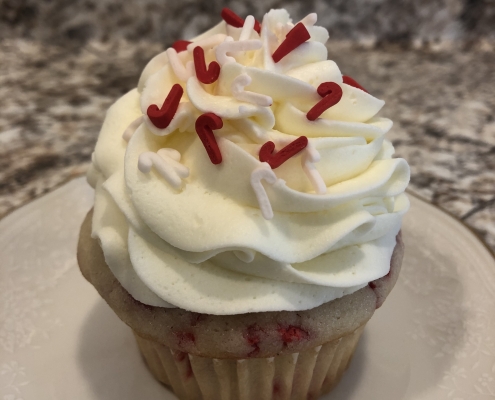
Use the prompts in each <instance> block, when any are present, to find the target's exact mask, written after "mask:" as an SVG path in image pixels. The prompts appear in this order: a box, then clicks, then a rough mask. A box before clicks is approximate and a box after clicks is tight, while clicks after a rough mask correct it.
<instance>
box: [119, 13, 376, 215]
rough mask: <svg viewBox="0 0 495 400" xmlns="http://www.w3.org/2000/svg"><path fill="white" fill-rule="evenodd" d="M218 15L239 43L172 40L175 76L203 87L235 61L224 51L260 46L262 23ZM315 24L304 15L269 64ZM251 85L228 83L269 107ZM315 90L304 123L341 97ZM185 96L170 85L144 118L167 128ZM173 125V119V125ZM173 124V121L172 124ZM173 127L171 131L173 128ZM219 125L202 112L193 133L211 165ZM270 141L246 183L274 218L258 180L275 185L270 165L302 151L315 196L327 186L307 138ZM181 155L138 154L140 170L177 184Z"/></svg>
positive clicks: (239, 95)
mask: <svg viewBox="0 0 495 400" xmlns="http://www.w3.org/2000/svg"><path fill="white" fill-rule="evenodd" d="M221 16H222V18H223V20H224V21H225V23H226V24H228V25H231V26H233V27H236V28H242V31H241V33H240V39H239V41H234V40H233V39H232V38H231V37H227V36H226V35H224V34H216V35H212V36H210V37H208V38H206V39H203V40H201V41H197V42H194V43H193V42H190V41H186V40H179V41H176V42H175V43H174V44H173V45H172V47H171V48H169V49H167V51H166V54H167V57H168V60H169V65H170V67H171V68H172V70H173V71H174V73H175V74H176V76H177V77H178V78H179V79H181V80H183V81H187V80H188V79H189V78H191V77H193V76H196V78H197V80H198V81H199V82H201V83H202V84H204V85H211V84H213V83H215V82H216V81H217V80H218V78H219V76H220V72H221V69H222V66H223V65H225V64H226V63H229V62H236V60H235V58H233V57H230V56H228V55H227V53H229V52H230V53H235V52H241V51H250V50H257V49H260V48H261V47H262V42H261V41H260V40H252V39H250V37H251V33H252V31H253V30H254V31H256V32H257V33H258V34H261V32H262V29H263V28H262V26H261V24H260V23H259V22H258V21H256V20H255V19H254V17H252V16H248V17H247V18H246V19H245V20H244V19H243V18H241V17H240V16H238V15H237V14H235V13H234V12H233V11H232V10H230V9H228V8H224V9H223V10H222V13H221ZM315 22H316V15H315V14H310V15H309V16H308V17H306V18H305V19H303V20H302V21H301V22H299V23H297V24H296V25H295V26H294V27H293V28H292V29H291V30H290V31H289V32H288V33H287V34H286V37H285V39H284V40H283V41H282V43H280V45H279V46H278V48H277V49H276V50H275V51H274V52H273V54H272V58H273V61H274V63H278V62H280V61H281V60H282V59H283V58H284V57H286V56H288V55H289V54H291V53H292V52H293V51H294V50H295V49H297V48H298V47H299V46H301V45H302V44H303V43H305V42H307V41H308V40H310V39H311V35H310V33H309V31H308V29H307V28H306V26H305V23H306V24H308V25H312V24H314V23H315ZM215 46H216V49H215V57H216V60H213V61H211V62H209V63H208V65H207V60H206V57H205V49H210V48H213V47H215ZM184 51H190V52H191V51H192V53H193V60H194V61H193V62H188V63H187V64H186V65H184V63H183V61H182V60H183V58H182V59H181V56H180V53H182V52H184ZM343 80H344V83H346V84H348V85H350V86H354V87H356V88H359V89H361V90H364V91H366V90H365V89H364V88H363V87H361V86H360V85H359V84H358V83H357V82H356V81H355V80H353V79H352V78H350V77H348V76H344V77H343ZM250 83H251V77H250V76H249V75H247V74H241V75H239V76H238V77H237V78H236V79H235V80H234V82H233V83H232V94H233V96H234V98H236V99H237V100H240V101H244V102H249V103H252V104H257V105H259V106H263V107H270V106H271V105H272V103H273V101H272V99H271V98H270V97H269V96H265V95H262V94H259V93H253V92H249V91H246V90H244V88H245V87H246V86H248V85H249V84H250ZM317 93H318V95H319V96H320V97H321V100H320V101H319V102H318V103H316V104H315V105H314V106H313V107H312V108H311V109H310V110H309V111H308V113H307V114H306V118H307V119H308V120H309V121H315V120H317V119H318V118H319V117H320V116H321V115H322V114H323V113H324V112H325V111H326V110H328V109H329V108H330V107H333V106H334V105H336V104H338V103H339V101H340V100H341V98H342V95H343V93H342V88H341V87H340V85H339V84H337V83H335V82H324V83H322V84H320V85H319V87H318V88H317ZM183 95H184V89H183V88H182V86H181V85H180V84H175V85H174V86H173V87H172V88H171V90H170V92H169V93H168V94H167V96H166V98H165V100H164V102H163V104H162V105H161V106H160V107H159V105H156V104H152V105H150V106H149V107H148V109H147V113H146V114H147V117H148V118H149V121H150V122H151V123H152V124H153V125H154V126H155V127H156V128H157V129H160V130H164V129H167V128H168V127H169V126H170V124H171V122H172V121H173V120H174V118H176V114H178V110H179V107H180V106H181V105H180V104H181V99H182V97H183ZM143 118H144V117H140V118H139V119H138V120H136V121H134V122H133V123H132V124H131V126H130V127H129V128H128V129H127V130H126V132H125V133H124V138H125V139H126V140H127V141H128V140H129V139H130V137H131V136H132V133H133V132H131V131H134V130H136V129H137V127H138V126H139V124H141V123H142V121H143ZM174 124H175V123H174ZM174 127H175V125H174ZM174 127H172V128H171V129H174ZM222 127H223V121H222V118H220V117H219V116H218V115H216V114H214V113H213V112H206V113H203V114H202V115H200V116H199V117H198V118H197V119H196V122H195V130H196V133H197V135H198V137H199V139H200V140H201V142H202V143H203V146H204V148H205V150H206V153H207V154H208V157H209V158H210V160H211V162H212V163H213V164H215V165H218V164H221V163H222V153H221V150H220V147H219V146H218V143H217V140H216V137H215V134H214V131H215V130H218V129H221V128H222ZM275 147H276V146H275V143H273V142H272V141H268V142H266V143H264V144H263V145H262V146H261V148H260V150H259V160H260V161H261V163H262V164H261V166H260V167H258V168H257V169H256V170H254V171H253V172H252V175H251V185H252V187H253V190H254V192H255V194H256V197H257V199H258V203H259V205H260V209H261V211H262V214H263V216H264V217H265V218H266V219H270V218H272V217H273V211H272V209H271V204H270V201H269V199H268V196H267V195H266V191H265V189H264V187H263V185H262V184H261V181H262V180H265V181H266V182H268V183H269V184H272V185H273V184H275V183H276V182H277V177H276V175H275V174H274V173H273V171H272V170H273V169H276V168H278V167H280V166H281V165H282V164H283V163H284V162H286V161H287V160H289V159H290V158H292V157H294V156H295V155H297V154H299V153H300V152H303V157H302V167H303V170H304V172H305V173H306V175H307V176H308V178H309V180H310V181H311V183H312V185H313V187H314V189H315V192H316V193H317V194H324V193H326V186H325V183H324V181H323V179H322V178H321V176H320V175H319V173H318V171H317V170H316V169H315V168H314V165H313V164H314V163H315V162H318V161H319V160H320V156H319V153H318V151H317V150H316V149H314V148H313V147H312V146H310V144H309V141H308V139H307V137H305V136H300V137H298V138H297V139H295V140H294V141H292V142H291V143H288V144H286V146H285V147H283V148H282V149H279V150H278V151H275V150H276V149H275ZM179 161H180V154H179V153H178V152H177V151H175V150H173V149H161V150H160V151H159V152H158V153H150V152H147V153H143V154H142V155H141V156H140V158H139V165H138V167H139V169H140V170H141V171H142V172H144V173H147V172H149V171H150V169H151V167H152V165H153V166H155V169H156V170H157V171H158V172H159V173H160V174H161V175H162V176H163V177H164V179H165V180H166V181H167V182H169V184H171V186H173V187H175V188H180V186H181V179H182V178H185V177H187V176H188V175H189V170H188V169H187V168H186V167H184V166H183V165H182V164H180V162H179Z"/></svg>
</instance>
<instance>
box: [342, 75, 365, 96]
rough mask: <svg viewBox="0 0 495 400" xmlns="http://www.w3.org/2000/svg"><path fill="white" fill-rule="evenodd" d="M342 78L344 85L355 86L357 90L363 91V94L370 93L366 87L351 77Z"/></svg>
mask: <svg viewBox="0 0 495 400" xmlns="http://www.w3.org/2000/svg"><path fill="white" fill-rule="evenodd" d="M342 78H343V79H344V83H345V84H346V85H349V86H353V87H355V88H357V89H361V90H362V91H363V92H366V93H369V92H368V91H367V90H366V89H365V88H364V87H362V86H361V85H360V84H359V83H358V82H356V81H355V80H354V79H352V78H351V77H350V76H347V75H344V76H343V77H342Z"/></svg>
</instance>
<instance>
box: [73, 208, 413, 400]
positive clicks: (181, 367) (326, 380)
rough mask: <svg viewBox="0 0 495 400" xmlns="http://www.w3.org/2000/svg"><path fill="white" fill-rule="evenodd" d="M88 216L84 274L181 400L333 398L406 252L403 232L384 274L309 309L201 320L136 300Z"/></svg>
mask: <svg viewBox="0 0 495 400" xmlns="http://www.w3.org/2000/svg"><path fill="white" fill-rule="evenodd" d="M91 217H92V212H91V211H90V212H89V213H88V215H87V216H86V219H85V221H84V223H83V225H82V227H81V233H80V238H79V244H78V262H79V266H80V269H81V272H82V273H83V275H84V276H85V278H86V279H87V280H88V281H89V282H91V283H92V284H93V286H94V287H95V288H96V290H97V291H98V292H99V294H100V295H101V296H102V297H103V299H104V300H105V301H106V302H107V303H108V304H109V305H110V307H111V308H112V309H113V310H114V312H115V313H116V314H117V316H118V317H119V318H120V319H121V320H122V321H124V322H125V323H126V324H127V325H129V326H130V327H131V328H132V330H133V332H134V335H135V337H136V340H137V343H138V346H139V349H140V351H141V353H142V355H143V357H144V359H145V361H146V363H147V365H148V367H149V369H150V371H151V372H152V374H153V375H154V376H155V377H156V379H158V380H159V381H160V382H162V383H164V384H165V385H167V386H169V387H170V388H171V389H172V390H173V391H174V392H175V393H176V394H177V396H178V397H179V398H180V399H181V400H186V399H187V400H189V399H205V400H206V399H215V400H218V399H220V400H229V399H239V400H251V399H252V400H255V399H256V400H261V399H317V398H318V397H319V396H320V395H321V394H324V393H327V392H329V391H330V390H331V389H332V388H333V387H334V386H335V385H336V384H337V383H338V382H339V380H340V378H341V377H342V375H343V373H344V371H345V369H346V368H347V366H348V365H349V363H350V360H351V359H352V355H353V353H354V350H355V348H356V346H357V343H358V341H359V338H360V336H361V334H362V332H363V330H364V327H365V325H366V323H367V322H368V320H369V319H370V318H371V316H372V315H373V313H374V311H375V309H376V308H378V307H379V306H381V304H382V303H383V301H384V300H385V298H386V297H387V295H388V294H389V293H390V291H391V290H392V288H393V286H394V285H395V282H396V280H397V278H398V275H399V271H400V266H401V263H402V257H403V252H404V245H403V243H402V240H401V235H400V233H399V235H398V236H397V243H396V246H395V249H394V253H393V255H392V259H391V268H390V272H389V273H388V274H387V275H386V276H384V277H383V278H381V279H378V280H376V281H373V282H370V284H369V285H368V286H366V287H364V288H362V289H360V290H358V291H357V292H354V293H352V294H350V295H347V296H344V297H341V298H339V299H336V300H333V301H331V302H328V303H325V304H322V305H321V306H319V307H316V308H313V309H310V310H303V311H280V312H263V313H249V314H240V315H208V314H198V313H194V312H190V311H186V310H182V309H179V308H172V309H170V308H161V307H153V306H149V305H145V304H143V303H140V302H139V301H137V300H135V299H134V298H133V297H132V296H131V295H130V294H129V293H128V292H127V291H126V290H125V289H124V288H123V287H122V286H121V284H120V283H119V282H118V281H117V279H116V278H115V276H114V275H113V274H112V272H111V271H110V269H109V267H108V266H107V264H106V263H105V258H104V255H103V252H102V250H101V247H100V245H99V243H98V241H97V240H95V239H92V238H91Z"/></svg>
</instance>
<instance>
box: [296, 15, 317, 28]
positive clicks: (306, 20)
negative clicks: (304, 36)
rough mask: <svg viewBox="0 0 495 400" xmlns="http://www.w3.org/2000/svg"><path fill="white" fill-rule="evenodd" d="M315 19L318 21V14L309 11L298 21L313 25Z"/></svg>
mask: <svg viewBox="0 0 495 400" xmlns="http://www.w3.org/2000/svg"><path fill="white" fill-rule="evenodd" d="M316 21H318V15H317V14H316V13H311V14H308V15H306V16H305V17H304V18H303V19H302V20H300V21H299V22H301V23H303V24H304V25H306V26H313V25H314V24H316Z"/></svg>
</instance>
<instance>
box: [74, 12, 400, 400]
mask: <svg viewBox="0 0 495 400" xmlns="http://www.w3.org/2000/svg"><path fill="white" fill-rule="evenodd" d="M222 19H223V20H222V22H220V23H219V24H218V25H217V26H215V27H214V28H212V29H211V30H209V31H208V32H206V33H204V34H202V35H201V36H199V37H197V38H195V39H193V40H192V41H190V42H189V41H179V42H176V43H175V44H174V45H173V46H172V47H171V48H169V49H167V50H166V51H165V52H164V53H162V54H159V55H158V56H156V57H155V58H154V59H152V60H151V61H150V62H149V64H148V65H147V66H146V68H145V69H144V71H143V73H142V76H141V78H140V80H139V83H138V87H137V88H136V89H134V90H132V91H131V92H129V93H127V94H126V95H124V96H123V97H122V98H120V99H119V100H118V101H117V102H116V103H115V104H114V105H112V106H111V107H110V109H109V110H108V112H107V116H106V119H105V122H104V124H103V127H102V129H101V132H100V136H99V138H98V142H97V144H96V148H95V152H94V154H93V158H92V164H91V167H90V169H89V172H88V181H89V183H90V184H91V185H92V186H93V187H94V188H95V204H94V208H93V210H91V211H90V213H89V214H88V216H87V217H86V220H85V221H84V223H83V225H82V228H81V233H80V239H79V245H78V261H79V266H80V269H81V271H82V273H83V275H84V277H85V278H86V279H87V280H88V281H89V282H91V283H92V284H93V286H94V287H95V288H96V290H97V291H98V292H99V293H100V295H101V296H102V297H103V299H104V300H105V301H106V302H107V303H108V304H109V305H110V307H111V308H112V309H113V310H114V312H115V313H116V314H117V316H118V317H119V318H120V319H121V320H122V321H123V322H125V323H126V324H127V325H128V326H130V327H131V329H132V330H133V332H134V335H135V337H136V341H137V344H138V347H139V349H140V351H141V353H142V355H143V357H144V360H145V361H146V364H147V365H148V367H149V369H150V371H151V373H152V374H153V375H154V376H155V377H156V378H157V379H158V380H159V381H160V382H162V383H163V384H165V385H167V386H169V387H170V388H171V389H172V390H173V391H174V393H175V394H176V395H177V396H178V397H179V399H222V400H227V399H246V400H247V399H249V400H250V399H252V400H259V399H316V398H318V397H319V396H320V395H321V394H323V393H326V392H328V391H329V390H331V389H332V388H333V387H334V386H335V385H336V384H337V383H338V381H339V379H340V378H341V376H342V374H343V373H344V371H345V369H346V367H347V366H348V365H349V362H350V360H351V358H352V355H353V353H354V350H355V348H356V345H357V343H358V340H359V337H360V335H361V333H362V332H363V330H364V327H365V325H366V322H367V321H368V320H369V319H370V318H371V316H372V315H373V313H374V311H375V309H376V308H378V307H380V305H381V304H382V303H383V301H384V300H385V298H386V297H387V295H388V294H389V292H390V291H391V289H392V288H393V286H394V284H395V282H396V280H397V276H398V274H399V271H400V266H401V262H402V256H403V250H404V246H403V243H402V241H401V235H400V227H401V220H402V216H403V215H404V213H405V212H406V211H407V209H408V207H409V202H408V199H407V197H406V195H405V193H404V191H405V188H406V186H407V184H408V181H409V167H408V164H407V162H406V161H405V160H403V159H394V158H392V155H393V153H394V149H393V146H392V145H391V143H390V142H388V141H387V140H385V137H384V136H385V134H386V133H387V131H388V130H389V129H390V128H391V127H392V122H391V121H390V120H388V119H386V118H380V117H378V116H377V114H378V112H379V111H380V109H381V108H382V107H383V105H384V102H383V101H382V100H379V99H377V98H375V97H374V96H373V95H372V94H370V93H368V92H367V91H366V90H365V89H364V88H363V87H362V86H360V85H359V84H358V83H357V82H356V81H354V80H353V79H352V78H350V77H347V76H343V75H342V73H341V71H340V70H339V68H338V67H337V65H336V64H335V63H334V62H333V61H330V60H327V48H326V46H325V43H326V41H327V39H328V32H327V31H326V29H324V28H322V27H319V26H317V25H316V22H317V17H316V14H310V15H308V16H307V17H305V18H304V19H303V20H301V21H299V22H297V23H294V22H292V20H291V19H290V17H289V14H288V13H287V12H286V11H285V10H271V11H270V12H269V13H267V14H266V15H265V16H264V18H263V20H262V22H261V23H260V22H258V21H256V20H255V19H254V17H252V16H248V17H246V18H245V19H242V18H241V17H239V16H237V15H236V14H234V13H233V12H232V11H230V10H228V9H224V10H223V11H222Z"/></svg>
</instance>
